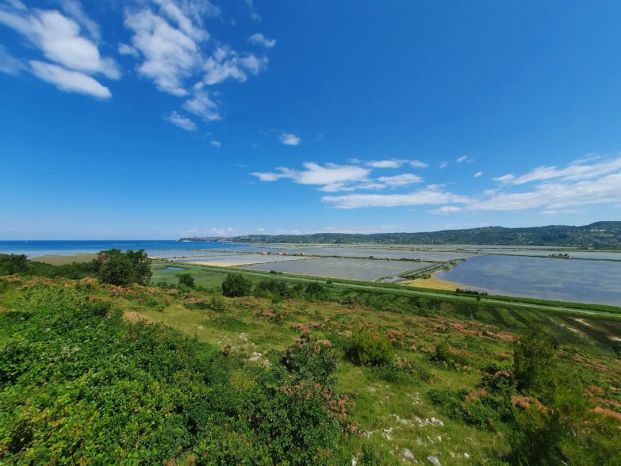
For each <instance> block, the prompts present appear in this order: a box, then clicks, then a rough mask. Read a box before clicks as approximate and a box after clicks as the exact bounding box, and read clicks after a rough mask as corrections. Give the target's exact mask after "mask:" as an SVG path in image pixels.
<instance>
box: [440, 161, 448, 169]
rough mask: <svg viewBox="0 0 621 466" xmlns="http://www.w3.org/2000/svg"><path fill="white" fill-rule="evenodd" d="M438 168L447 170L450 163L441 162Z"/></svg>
mask: <svg viewBox="0 0 621 466" xmlns="http://www.w3.org/2000/svg"><path fill="white" fill-rule="evenodd" d="M438 167H440V168H446V167H448V162H447V161H443V162H440V164H439V165H438Z"/></svg>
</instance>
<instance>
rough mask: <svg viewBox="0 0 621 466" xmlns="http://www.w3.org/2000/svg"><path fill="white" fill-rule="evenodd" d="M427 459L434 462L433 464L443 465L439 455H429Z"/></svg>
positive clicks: (436, 465)
mask: <svg viewBox="0 0 621 466" xmlns="http://www.w3.org/2000/svg"><path fill="white" fill-rule="evenodd" d="M427 461H429V462H430V463H431V464H433V466H442V463H440V460H439V459H438V457H437V456H428V457H427Z"/></svg>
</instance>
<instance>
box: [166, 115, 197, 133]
mask: <svg viewBox="0 0 621 466" xmlns="http://www.w3.org/2000/svg"><path fill="white" fill-rule="evenodd" d="M163 118H164V120H166V121H168V122H169V123H172V124H173V125H175V126H178V127H179V128H181V129H184V130H186V131H196V129H197V126H196V123H194V122H193V121H192V120H190V119H189V118H187V117H184V116H183V115H179V114H178V113H177V112H174V111H173V112H171V113H169V114H167V115H164V116H163Z"/></svg>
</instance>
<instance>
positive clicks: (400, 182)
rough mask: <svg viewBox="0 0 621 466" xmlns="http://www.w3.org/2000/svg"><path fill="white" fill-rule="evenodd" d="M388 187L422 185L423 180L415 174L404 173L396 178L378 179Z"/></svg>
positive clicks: (383, 177)
mask: <svg viewBox="0 0 621 466" xmlns="http://www.w3.org/2000/svg"><path fill="white" fill-rule="evenodd" d="M377 180H378V181H379V182H380V183H382V184H384V185H386V186H406V185H409V184H414V183H422V181H423V179H422V178H421V177H420V176H418V175H415V174H413V173H402V174H401V175H395V176H380V177H379V178H378V179H377Z"/></svg>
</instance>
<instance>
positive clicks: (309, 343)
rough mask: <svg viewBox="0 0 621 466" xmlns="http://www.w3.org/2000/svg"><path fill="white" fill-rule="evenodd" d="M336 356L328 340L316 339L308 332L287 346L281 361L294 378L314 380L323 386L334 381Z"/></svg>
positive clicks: (329, 385)
mask: <svg viewBox="0 0 621 466" xmlns="http://www.w3.org/2000/svg"><path fill="white" fill-rule="evenodd" d="M337 361H338V356H337V354H336V352H335V351H334V349H333V348H332V344H331V343H330V341H328V340H316V339H314V338H311V336H310V335H309V334H308V333H303V334H302V335H301V336H300V338H298V340H297V341H296V342H295V344H293V345H292V346H290V347H289V348H287V350H286V351H285V352H284V353H283V356H282V358H281V363H282V365H283V366H285V367H286V368H287V370H288V371H289V372H290V373H292V374H294V375H295V376H296V378H299V379H306V380H311V381H313V382H316V383H318V384H320V385H323V386H325V387H331V386H334V385H335V383H336V377H335V372H336V366H337Z"/></svg>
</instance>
